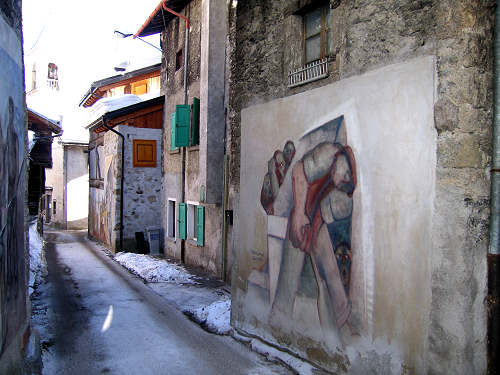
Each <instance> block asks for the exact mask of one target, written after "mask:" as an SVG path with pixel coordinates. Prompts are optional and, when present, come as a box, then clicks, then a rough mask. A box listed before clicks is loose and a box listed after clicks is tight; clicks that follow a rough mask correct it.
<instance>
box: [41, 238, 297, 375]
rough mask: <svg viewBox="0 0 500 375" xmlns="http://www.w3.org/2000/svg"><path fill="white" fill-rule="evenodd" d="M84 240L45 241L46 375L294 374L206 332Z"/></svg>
mask: <svg viewBox="0 0 500 375" xmlns="http://www.w3.org/2000/svg"><path fill="white" fill-rule="evenodd" d="M85 235H86V232H81V231H60V232H59V231H47V232H46V234H45V240H46V241H47V246H46V259H47V268H48V277H47V279H46V282H45V283H43V284H42V285H40V286H39V287H38V289H37V292H36V293H35V297H34V299H33V301H32V309H33V318H32V325H33V327H34V328H36V329H37V330H38V331H39V333H40V336H41V341H42V348H43V352H42V355H43V362H44V368H43V374H44V375H52V374H58V375H59V374H61V375H64V374H68V375H69V374H71V375H78V374H86V375H89V374H120V375H125V374H134V375H135V374H147V375H149V374H151V375H153V374H162V375H163V374H231V375H233V374H288V373H289V372H288V370H286V369H284V368H283V367H281V366H280V365H277V364H272V363H269V362H267V361H266V360H264V359H263V357H261V356H259V355H258V354H256V353H253V352H251V351H250V350H249V349H248V348H247V347H245V346H244V345H242V344H240V343H238V342H236V341H234V340H233V339H231V338H229V337H221V336H216V335H213V334H209V333H207V332H205V331H203V330H202V329H201V328H200V327H199V326H197V325H196V324H194V323H193V322H191V321H189V320H188V319H187V318H186V317H185V316H184V315H183V314H181V313H180V312H179V311H177V310H176V309H175V308H173V307H172V306H170V305H169V304H168V302H166V301H165V300H164V299H162V298H161V297H159V296H158V295H156V294H155V293H154V292H153V291H152V290H151V289H150V288H148V287H147V286H146V285H144V284H143V283H142V281H140V280H139V279H137V278H136V277H135V276H133V275H130V274H129V273H128V272H126V271H124V270H123V269H122V268H121V267H120V266H118V265H116V264H115V263H114V262H112V261H111V260H110V259H109V258H107V257H106V256H105V255H104V254H103V253H102V252H99V251H95V250H92V249H95V247H94V244H93V243H91V242H89V241H87V240H86V239H85Z"/></svg>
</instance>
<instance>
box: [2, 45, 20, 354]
mask: <svg viewBox="0 0 500 375" xmlns="http://www.w3.org/2000/svg"><path fill="white" fill-rule="evenodd" d="M0 65H1V66H2V67H3V69H1V70H0V82H2V83H3V85H1V86H0V90H1V91H0V155H1V157H0V209H1V213H0V304H1V307H0V350H1V348H2V344H3V342H4V340H5V338H6V335H7V320H9V321H10V319H12V324H13V325H14V324H16V319H23V316H22V314H20V313H19V310H18V306H16V304H21V303H22V302H23V301H22V298H21V297H22V296H23V295H22V290H23V287H24V285H23V281H24V277H23V275H22V272H23V270H22V268H21V267H22V263H21V262H20V261H19V260H20V259H23V257H24V186H23V184H24V179H23V178H22V171H23V167H24V166H25V163H24V161H23V155H24V137H23V134H24V132H25V128H24V127H25V125H24V124H25V122H24V114H25V109H24V99H23V93H24V87H23V84H22V82H23V80H22V69H21V67H20V65H18V64H16V63H15V62H14V61H13V60H12V58H11V57H10V56H9V55H7V54H6V53H5V51H4V50H1V49H0ZM14 301H17V302H14ZM9 306H10V307H9ZM7 309H9V311H8V310H7ZM16 311H17V312H16ZM6 312H7V314H8V316H6V315H5V313H6Z"/></svg>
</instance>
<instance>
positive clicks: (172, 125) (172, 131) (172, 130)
mask: <svg viewBox="0 0 500 375" xmlns="http://www.w3.org/2000/svg"><path fill="white" fill-rule="evenodd" d="M174 150H177V147H176V146H175V112H174V113H172V114H171V115H170V151H174Z"/></svg>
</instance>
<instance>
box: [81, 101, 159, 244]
mask: <svg viewBox="0 0 500 375" xmlns="http://www.w3.org/2000/svg"><path fill="white" fill-rule="evenodd" d="M134 98H135V99H138V97H137V96H133V97H132V98H130V97H127V96H125V97H121V98H109V99H103V100H102V101H100V102H99V103H98V104H100V105H102V108H101V113H102V114H101V115H100V116H98V117H97V118H96V119H95V120H94V121H92V122H91V123H90V124H89V125H88V126H87V128H88V129H89V132H90V140H89V146H88V152H89V186H90V193H89V219H88V221H89V225H88V231H89V237H91V238H93V239H95V240H98V241H100V242H102V243H104V244H105V245H107V246H109V247H110V249H111V250H112V251H113V252H116V251H117V250H119V251H132V252H137V251H138V250H142V248H141V249H140V248H138V246H139V247H141V243H137V236H141V233H142V236H144V234H145V232H146V231H147V230H148V229H149V228H152V227H154V228H155V229H157V230H159V229H160V228H159V227H158V218H159V217H160V215H161V207H160V205H159V204H158V202H159V201H160V199H161V167H160V160H161V156H160V155H161V145H162V137H161V135H162V130H161V129H162V118H163V104H164V98H163V96H160V97H156V98H153V99H149V100H145V101H141V100H140V99H138V102H136V103H135V104H131V103H130V100H129V99H134ZM98 104H96V105H98ZM140 238H142V239H143V237H140Z"/></svg>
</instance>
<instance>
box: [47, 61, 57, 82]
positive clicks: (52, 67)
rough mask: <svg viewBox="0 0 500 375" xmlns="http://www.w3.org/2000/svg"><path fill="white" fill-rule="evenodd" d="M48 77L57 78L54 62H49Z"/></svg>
mask: <svg viewBox="0 0 500 375" xmlns="http://www.w3.org/2000/svg"><path fill="white" fill-rule="evenodd" d="M47 78H49V79H57V65H56V64H54V63H49V72H48V75H47Z"/></svg>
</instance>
